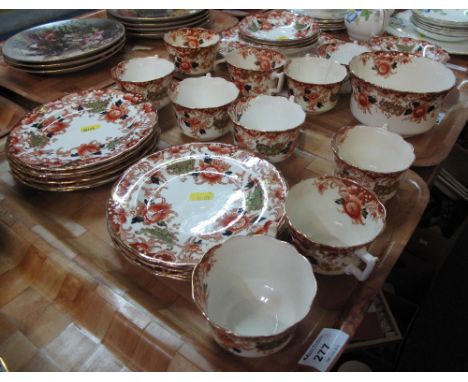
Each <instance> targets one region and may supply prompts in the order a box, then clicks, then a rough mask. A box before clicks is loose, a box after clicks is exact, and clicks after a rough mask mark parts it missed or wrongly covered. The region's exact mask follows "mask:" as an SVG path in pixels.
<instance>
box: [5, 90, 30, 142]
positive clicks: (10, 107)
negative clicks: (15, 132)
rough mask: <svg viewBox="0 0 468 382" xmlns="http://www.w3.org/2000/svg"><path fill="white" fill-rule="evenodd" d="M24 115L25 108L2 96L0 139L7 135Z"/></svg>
mask: <svg viewBox="0 0 468 382" xmlns="http://www.w3.org/2000/svg"><path fill="white" fill-rule="evenodd" d="M24 114H26V110H25V109H24V108H22V107H21V106H19V105H17V104H16V103H14V102H12V101H10V100H9V99H6V98H4V97H2V96H0V138H1V137H3V136H5V135H7V134H8V133H9V132H10V130H11V128H12V127H13V126H14V125H15V123H16V122H18V121H19V120H20V119H21V117H22V116H23V115H24Z"/></svg>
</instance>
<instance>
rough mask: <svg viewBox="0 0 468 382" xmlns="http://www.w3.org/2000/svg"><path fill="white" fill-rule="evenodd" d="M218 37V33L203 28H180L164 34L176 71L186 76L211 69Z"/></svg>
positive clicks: (203, 72) (213, 63) (217, 45)
mask: <svg viewBox="0 0 468 382" xmlns="http://www.w3.org/2000/svg"><path fill="white" fill-rule="evenodd" d="M220 39H221V37H220V35H219V34H217V33H214V32H212V31H209V30H208V29H204V28H181V29H177V30H175V31H171V32H168V33H166V34H165V35H164V42H165V45H166V49H167V52H168V53H169V57H171V59H172V60H173V61H174V64H175V66H176V72H177V73H179V74H183V75H186V76H198V75H202V74H206V73H208V72H209V71H211V70H212V69H213V67H214V65H215V59H216V54H217V53H218V48H219V41H220Z"/></svg>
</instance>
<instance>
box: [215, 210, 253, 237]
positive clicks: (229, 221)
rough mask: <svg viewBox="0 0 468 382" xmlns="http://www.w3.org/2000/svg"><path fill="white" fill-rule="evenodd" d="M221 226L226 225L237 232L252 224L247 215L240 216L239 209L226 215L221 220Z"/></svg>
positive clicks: (233, 231)
mask: <svg viewBox="0 0 468 382" xmlns="http://www.w3.org/2000/svg"><path fill="white" fill-rule="evenodd" d="M219 225H220V226H221V227H226V229H228V230H229V231H231V232H232V233H236V232H239V231H242V230H244V229H246V228H247V227H248V226H249V225H250V221H249V219H248V217H247V216H245V215H243V216H239V214H238V213H237V211H234V212H231V213H228V214H226V215H224V216H223V217H222V218H221V220H220V221H219Z"/></svg>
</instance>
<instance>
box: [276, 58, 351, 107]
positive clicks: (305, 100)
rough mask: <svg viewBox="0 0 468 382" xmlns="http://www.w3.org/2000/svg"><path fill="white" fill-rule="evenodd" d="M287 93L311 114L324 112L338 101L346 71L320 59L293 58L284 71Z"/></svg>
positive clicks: (340, 66)
mask: <svg viewBox="0 0 468 382" xmlns="http://www.w3.org/2000/svg"><path fill="white" fill-rule="evenodd" d="M285 74H286V78H287V82H288V88H289V94H290V95H293V96H294V98H295V99H296V100H297V102H298V103H299V104H300V105H301V106H302V108H303V109H304V110H305V111H307V112H309V113H312V114H320V113H325V112H326V111H329V110H331V109H333V108H334V107H335V106H336V103H337V102H338V93H339V91H340V88H341V84H342V83H343V81H344V80H345V78H346V75H347V70H346V67H345V66H343V65H340V64H338V63H337V62H334V61H332V60H327V59H325V58H321V57H312V56H310V55H308V54H307V55H306V56H305V57H300V58H293V59H292V60H291V61H290V62H289V63H288V64H287V65H286V68H285Z"/></svg>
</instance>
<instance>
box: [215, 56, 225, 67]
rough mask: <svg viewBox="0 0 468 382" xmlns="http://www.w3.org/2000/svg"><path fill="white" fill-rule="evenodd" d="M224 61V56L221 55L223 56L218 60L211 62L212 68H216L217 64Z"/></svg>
mask: <svg viewBox="0 0 468 382" xmlns="http://www.w3.org/2000/svg"><path fill="white" fill-rule="evenodd" d="M225 62H226V58H225V57H223V58H220V59H219V60H216V61H215V62H214V64H213V68H216V67H217V66H218V65H219V64H223V63H225Z"/></svg>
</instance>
